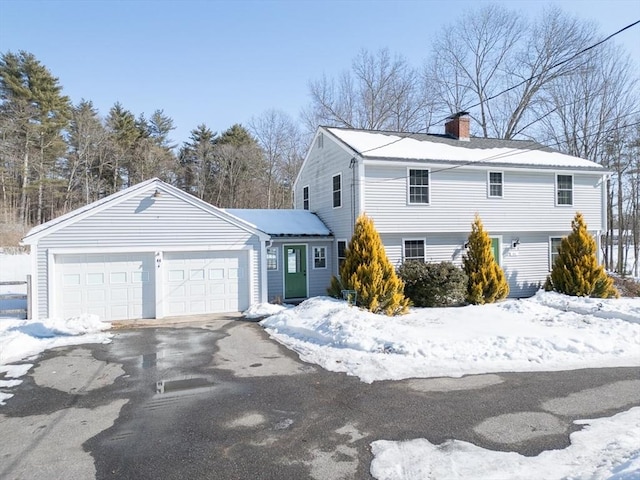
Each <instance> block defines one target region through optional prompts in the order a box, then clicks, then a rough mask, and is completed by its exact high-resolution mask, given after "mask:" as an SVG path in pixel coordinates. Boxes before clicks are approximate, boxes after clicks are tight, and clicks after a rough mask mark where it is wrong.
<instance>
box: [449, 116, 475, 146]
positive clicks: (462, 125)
mask: <svg viewBox="0 0 640 480" xmlns="http://www.w3.org/2000/svg"><path fill="white" fill-rule="evenodd" d="M447 120H449V121H448V122H447V123H445V124H444V133H445V134H447V135H449V136H450V137H453V138H456V139H458V140H462V141H463V142H468V141H469V112H458V113H454V114H453V115H451V116H450V117H448V118H447Z"/></svg>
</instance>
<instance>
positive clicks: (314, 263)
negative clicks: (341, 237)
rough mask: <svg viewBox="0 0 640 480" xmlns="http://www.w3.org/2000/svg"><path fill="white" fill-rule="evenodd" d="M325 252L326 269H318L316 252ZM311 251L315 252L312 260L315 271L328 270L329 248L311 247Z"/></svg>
mask: <svg viewBox="0 0 640 480" xmlns="http://www.w3.org/2000/svg"><path fill="white" fill-rule="evenodd" d="M320 249H322V250H324V267H316V250H320ZM311 250H312V252H313V259H312V264H311V265H312V268H313V269H314V270H326V269H327V265H328V263H329V262H327V247H325V246H320V247H316V246H314V247H311Z"/></svg>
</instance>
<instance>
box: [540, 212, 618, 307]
mask: <svg viewBox="0 0 640 480" xmlns="http://www.w3.org/2000/svg"><path fill="white" fill-rule="evenodd" d="M571 229H572V231H571V233H570V234H569V235H568V236H567V237H564V238H563V239H562V242H561V244H560V247H559V248H558V256H557V257H556V260H555V261H554V262H553V268H552V269H551V275H549V277H548V278H547V284H546V285H545V288H546V289H548V290H549V289H553V290H555V291H556V292H560V293H564V294H566V295H573V296H578V297H586V296H590V297H597V298H609V297H618V291H617V290H616V289H615V287H614V286H613V280H612V279H611V277H609V276H608V275H607V272H605V270H604V267H603V266H602V265H600V264H599V263H598V258H597V256H596V241H595V239H594V238H593V236H592V235H591V234H589V232H588V230H587V224H586V223H585V221H584V218H583V217H582V214H581V213H580V212H578V213H576V216H575V217H574V219H573V221H572V222H571Z"/></svg>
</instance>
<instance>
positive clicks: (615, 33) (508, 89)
mask: <svg viewBox="0 0 640 480" xmlns="http://www.w3.org/2000/svg"><path fill="white" fill-rule="evenodd" d="M638 24H640V20H636V21H635V22H633V23H630V24H629V25H627V26H626V27H623V28H621V29H620V30H618V31H617V32H614V33H612V34H610V35H609V36H607V37H605V38H604V39H602V40H600V41H599V42H596V43H594V44H593V45H590V46H588V47H586V48H583V49H582V50H580V51H579V52H576V53H575V54H573V55H572V56H571V57H569V58H566V59H564V60H561V61H559V62H556V63H554V64H553V65H551V67H549V69H548V70H552V69H554V68H557V67H559V66H561V65H564V64H565V63H567V62H570V61H572V60H574V59H575V58H577V57H578V56H580V55H582V54H583V53H586V52H588V51H590V50H592V49H594V48H596V47H598V46H600V45H602V44H603V43H605V42H607V41H609V40H611V39H612V38H613V37H615V36H616V35H619V34H621V33H622V32H624V31H625V30H628V29H630V28H633V27H635V26H636V25H638ZM548 70H547V71H548ZM543 73H545V72H541V73H538V74H536V75H532V76H531V77H529V78H527V79H525V80H522V81H521V82H520V83H517V84H516V85H513V86H511V87H508V88H506V89H504V90H502V91H500V92H498V93H496V94H495V95H492V96H490V97H488V98H486V99H485V100H483V101H480V102H478V103H475V104H473V105H470V106H468V107H466V108H465V109H464V110H465V111H466V110H470V109H472V108H475V107H477V106H479V105H482V103H484V102H488V101H489V100H494V99H495V98H497V97H499V96H500V95H504V94H505V93H507V92H510V91H511V90H514V89H516V88H518V87H520V86H522V85H524V84H525V83H527V82H529V81H531V80H535V79H536V78H538V77H540V76H541V75H543ZM447 118H448V117H444V118H442V119H440V120H438V121H437V122H434V123H435V124H437V123H440V122H442V121H444V120H446V119H447ZM415 133H421V132H415ZM411 135H412V134H409V135H407V136H405V137H400V138H398V139H397V140H393V141H391V142H389V143H387V144H385V145H380V146H377V147H373V148H370V149H368V150H363V151H361V152H359V153H360V154H363V153H368V152H372V151H374V150H378V149H380V148H384V147H387V146H389V145H393V144H394V143H398V142H399V141H401V140H403V139H405V138H411Z"/></svg>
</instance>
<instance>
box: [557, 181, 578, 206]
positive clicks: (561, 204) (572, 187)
mask: <svg viewBox="0 0 640 480" xmlns="http://www.w3.org/2000/svg"><path fill="white" fill-rule="evenodd" d="M560 175H562V176H563V177H571V203H558V191H559V189H558V176H560ZM554 180H555V186H556V188H555V197H556V198H555V204H556V207H573V203H574V198H575V188H574V181H573V174H571V173H556V174H555V178H554Z"/></svg>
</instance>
